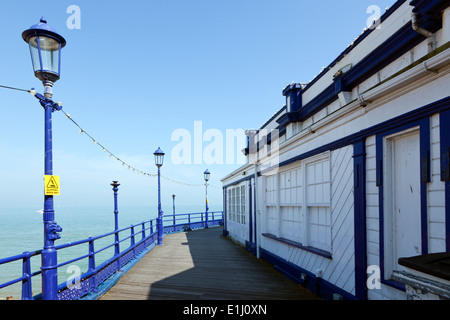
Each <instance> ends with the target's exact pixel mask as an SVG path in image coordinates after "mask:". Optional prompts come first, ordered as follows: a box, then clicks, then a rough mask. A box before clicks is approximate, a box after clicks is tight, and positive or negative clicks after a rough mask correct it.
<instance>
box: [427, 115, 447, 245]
mask: <svg viewBox="0 0 450 320" xmlns="http://www.w3.org/2000/svg"><path fill="white" fill-rule="evenodd" d="M430 127H431V134H430V139H431V182H430V183H429V184H428V219H429V221H428V223H429V238H428V242H429V243H428V249H429V252H430V253H436V252H444V251H445V214H444V212H445V183H444V182H443V181H441V172H440V169H441V168H440V144H439V142H440V132H439V114H435V115H433V116H432V117H431V125H430Z"/></svg>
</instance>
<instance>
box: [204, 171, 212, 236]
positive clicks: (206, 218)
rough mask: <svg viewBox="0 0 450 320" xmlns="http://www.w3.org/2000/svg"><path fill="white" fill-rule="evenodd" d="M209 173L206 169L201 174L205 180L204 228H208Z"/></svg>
mask: <svg viewBox="0 0 450 320" xmlns="http://www.w3.org/2000/svg"><path fill="white" fill-rule="evenodd" d="M210 174H211V173H210V172H209V170H208V169H206V171H205V172H203V177H204V179H205V187H206V213H205V216H206V217H205V220H206V222H205V228H208V209H209V208H208V181H209V176H210Z"/></svg>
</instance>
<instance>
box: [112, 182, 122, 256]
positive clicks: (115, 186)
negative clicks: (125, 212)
mask: <svg viewBox="0 0 450 320" xmlns="http://www.w3.org/2000/svg"><path fill="white" fill-rule="evenodd" d="M118 182H119V181H113V182H112V183H111V186H112V187H113V189H112V190H113V192H114V232H115V233H114V241H115V246H114V254H115V255H116V256H118V255H119V254H120V249H119V233H118V232H117V231H118V230H119V209H118V206H117V191H119V186H120V183H118Z"/></svg>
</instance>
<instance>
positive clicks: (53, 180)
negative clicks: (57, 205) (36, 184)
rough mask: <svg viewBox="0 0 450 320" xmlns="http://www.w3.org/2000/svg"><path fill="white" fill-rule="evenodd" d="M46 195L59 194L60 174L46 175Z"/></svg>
mask: <svg viewBox="0 0 450 320" xmlns="http://www.w3.org/2000/svg"><path fill="white" fill-rule="evenodd" d="M44 194H45V195H46V196H59V176H49V175H45V193H44Z"/></svg>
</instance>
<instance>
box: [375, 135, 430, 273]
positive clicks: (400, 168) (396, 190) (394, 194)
mask: <svg viewBox="0 0 450 320" xmlns="http://www.w3.org/2000/svg"><path fill="white" fill-rule="evenodd" d="M384 150H385V156H384V160H385V161H384V162H385V166H384V168H385V171H384V172H385V174H384V178H385V180H384V181H385V184H384V218H385V225H384V228H385V235H384V236H385V262H386V265H385V268H386V269H385V270H386V273H385V276H386V278H390V275H391V273H392V271H393V270H400V269H402V267H401V266H400V265H399V264H398V259H399V258H402V257H411V256H416V255H420V254H421V209H420V131H419V130H418V128H415V129H412V130H407V131H402V132H399V133H397V134H395V135H391V136H388V137H386V138H385V148H384Z"/></svg>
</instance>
